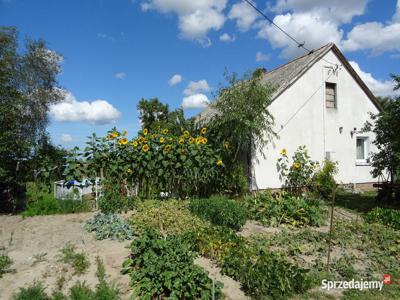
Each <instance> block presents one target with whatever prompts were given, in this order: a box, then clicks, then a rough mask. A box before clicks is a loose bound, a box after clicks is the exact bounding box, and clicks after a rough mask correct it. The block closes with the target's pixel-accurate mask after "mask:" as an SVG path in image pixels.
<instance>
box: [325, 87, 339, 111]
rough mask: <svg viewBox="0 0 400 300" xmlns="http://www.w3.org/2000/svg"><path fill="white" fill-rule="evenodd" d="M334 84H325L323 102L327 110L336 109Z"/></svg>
mask: <svg viewBox="0 0 400 300" xmlns="http://www.w3.org/2000/svg"><path fill="white" fill-rule="evenodd" d="M336 99H337V96H336V83H332V82H325V102H326V107H327V108H336Z"/></svg>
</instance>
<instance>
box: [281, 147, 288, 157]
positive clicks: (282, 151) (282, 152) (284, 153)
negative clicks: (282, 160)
mask: <svg viewBox="0 0 400 300" xmlns="http://www.w3.org/2000/svg"><path fill="white" fill-rule="evenodd" d="M286 153H287V152H286V149H285V148H283V149H282V150H281V155H283V156H286Z"/></svg>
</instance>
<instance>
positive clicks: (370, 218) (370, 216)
mask: <svg viewBox="0 0 400 300" xmlns="http://www.w3.org/2000/svg"><path fill="white" fill-rule="evenodd" d="M364 219H365V220H366V221H367V222H369V223H379V224H382V225H387V226H390V227H393V228H395V229H400V210H397V209H391V208H381V207H378V208H374V209H373V210H371V211H369V212H368V213H366V214H365V215H364Z"/></svg>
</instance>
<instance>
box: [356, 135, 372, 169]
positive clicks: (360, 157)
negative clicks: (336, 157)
mask: <svg viewBox="0 0 400 300" xmlns="http://www.w3.org/2000/svg"><path fill="white" fill-rule="evenodd" d="M368 152H369V139H368V137H361V136H359V137H357V140H356V163H357V164H367V163H369V155H368Z"/></svg>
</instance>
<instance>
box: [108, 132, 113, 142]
mask: <svg viewBox="0 0 400 300" xmlns="http://www.w3.org/2000/svg"><path fill="white" fill-rule="evenodd" d="M107 137H108V139H109V140H110V141H111V140H113V139H114V135H113V134H112V133H110V134H108V136H107Z"/></svg>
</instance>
